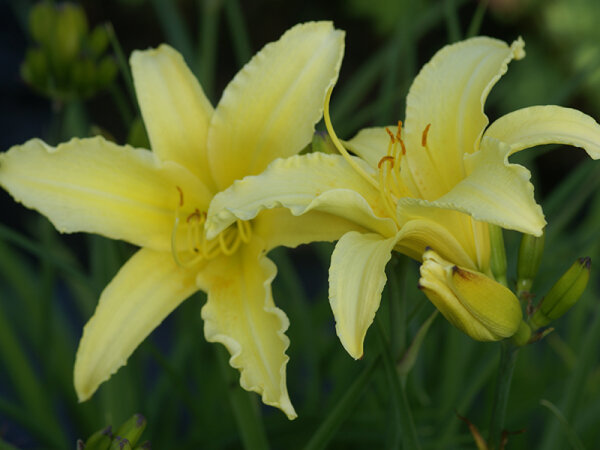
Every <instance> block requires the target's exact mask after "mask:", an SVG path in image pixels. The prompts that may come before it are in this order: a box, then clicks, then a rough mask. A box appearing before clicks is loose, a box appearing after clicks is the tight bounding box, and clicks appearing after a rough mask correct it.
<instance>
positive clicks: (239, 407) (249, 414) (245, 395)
mask: <svg viewBox="0 0 600 450" xmlns="http://www.w3.org/2000/svg"><path fill="white" fill-rule="evenodd" d="M216 353H217V361H218V363H219V367H220V368H221V373H222V374H223V379H224V380H225V382H226V384H227V393H228V394H229V401H230V403H231V408H232V410H233V414H234V416H235V420H236V422H237V425H238V429H239V431H240V434H241V438H242V442H243V443H244V448H246V449H248V450H259V449H268V448H269V443H268V441H267V435H266V433H265V428H264V425H263V423H262V420H261V417H260V412H259V411H258V408H257V407H256V405H255V404H254V398H252V397H251V396H254V395H255V394H251V393H249V392H246V391H244V390H242V388H241V387H240V385H239V382H238V380H237V372H234V371H233V370H232V369H231V367H230V366H229V361H228V360H229V358H228V356H229V354H228V353H227V350H225V349H224V348H222V347H221V346H217V347H216Z"/></svg>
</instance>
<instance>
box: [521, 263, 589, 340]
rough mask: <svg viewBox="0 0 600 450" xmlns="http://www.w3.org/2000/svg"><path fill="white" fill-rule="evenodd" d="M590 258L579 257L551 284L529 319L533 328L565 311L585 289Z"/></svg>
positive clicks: (542, 325)
mask: <svg viewBox="0 0 600 450" xmlns="http://www.w3.org/2000/svg"><path fill="white" fill-rule="evenodd" d="M591 267H592V260H591V259H590V258H589V257H587V256H586V257H585V258H579V259H578V260H577V261H575V263H574V264H573V265H572V266H571V267H570V268H569V270H567V271H566V272H565V273H564V275H563V276H562V277H560V279H559V280H558V281H557V282H556V283H555V284H554V286H552V288H551V289H550V292H548V294H547V295H546V297H545V298H544V299H542V301H541V303H540V305H539V306H538V308H537V310H536V311H535V313H534V314H533V316H532V317H531V319H530V324H531V327H532V328H533V329H537V328H540V327H544V326H546V325H548V324H549V323H550V322H551V321H553V320H556V319H558V318H559V317H561V316H562V315H563V314H564V313H566V312H567V311H568V310H569V308H571V306H573V305H574V304H575V303H576V302H577V300H579V298H580V297H581V295H582V294H583V291H585V288H586V286H587V284H588V281H589V279H590V270H591Z"/></svg>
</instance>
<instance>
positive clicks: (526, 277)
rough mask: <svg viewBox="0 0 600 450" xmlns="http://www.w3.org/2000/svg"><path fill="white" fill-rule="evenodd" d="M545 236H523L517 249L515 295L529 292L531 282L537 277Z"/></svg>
mask: <svg viewBox="0 0 600 450" xmlns="http://www.w3.org/2000/svg"><path fill="white" fill-rule="evenodd" d="M544 240H545V235H544V234H542V235H541V236H539V237H536V236H533V235H531V234H524V235H523V238H522V239H521V246H520V247H519V259H518V261H517V294H518V295H519V296H520V295H521V293H523V292H530V290H531V286H532V285H533V280H534V279H535V276H536V275H537V272H538V269H539V268H540V263H541V262H542V254H543V253H544Z"/></svg>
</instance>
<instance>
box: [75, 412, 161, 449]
mask: <svg viewBox="0 0 600 450" xmlns="http://www.w3.org/2000/svg"><path fill="white" fill-rule="evenodd" d="M145 428H146V419H145V418H144V416H142V415H141V414H134V415H133V416H131V418H129V420H127V421H126V422H125V423H124V424H123V425H121V426H120V427H119V428H118V429H117V430H116V431H115V432H113V431H112V427H111V426H108V427H106V428H103V429H102V430H98V431H96V432H95V433H94V434H92V435H91V436H90V437H89V438H88V440H87V441H85V442H83V441H81V440H79V441H78V442H77V449H78V450H112V449H115V450H116V449H119V450H123V449H125V450H127V449H130V450H149V449H150V448H151V445H150V442H148V441H145V442H142V443H141V444H139V445H138V446H136V444H137V442H138V441H139V440H140V437H141V436H142V433H143V432H144V429H145Z"/></svg>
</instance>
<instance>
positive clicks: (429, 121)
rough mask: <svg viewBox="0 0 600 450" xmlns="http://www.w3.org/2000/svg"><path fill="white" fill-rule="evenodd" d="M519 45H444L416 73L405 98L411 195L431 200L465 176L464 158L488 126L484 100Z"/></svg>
mask: <svg viewBox="0 0 600 450" xmlns="http://www.w3.org/2000/svg"><path fill="white" fill-rule="evenodd" d="M523 46H524V44H523V41H522V40H520V39H519V40H517V41H515V42H514V43H513V45H512V46H511V47H508V46H507V45H506V43H504V42H502V41H498V40H495V39H490V38H486V37H478V38H473V39H468V40H466V41H462V42H459V43H457V44H453V45H449V46H447V47H444V48H443V49H442V50H440V51H439V52H438V53H437V54H436V55H435V56H434V57H433V58H432V59H431V61H430V62H429V63H428V64H426V65H425V66H424V67H423V69H421V72H420V73H419V74H418V75H417V77H416V78H415V80H414V82H413V84H412V86H411V88H410V91H409V94H408V97H407V99H406V122H405V128H404V130H405V133H404V135H405V139H406V149H407V154H406V158H404V160H403V164H406V167H407V169H408V170H404V171H403V177H404V182H405V184H406V185H407V186H408V187H409V188H410V189H411V191H412V192H415V193H419V194H420V195H419V196H420V197H421V198H424V199H426V200H434V199H436V198H438V197H441V196H442V195H444V194H445V193H447V192H448V191H450V189H451V188H452V187H453V186H454V185H455V184H456V183H458V182H459V181H460V180H461V179H462V178H464V176H465V175H466V173H465V170H464V167H463V155H464V154H465V153H472V152H473V151H475V150H476V149H477V147H478V144H479V138H480V137H481V134H482V133H483V130H484V128H485V127H486V125H487V124H488V119H487V117H486V115H485V114H484V112H483V104H484V102H485V99H486V97H487V95H488V93H489V91H490V89H491V88H492V86H493V85H494V84H495V83H496V82H497V81H498V79H499V78H500V77H501V76H502V75H503V74H504V73H505V72H506V69H507V66H508V63H509V62H510V61H511V60H512V59H513V58H516V59H519V58H522V57H523V56H524V54H525V53H524V51H523ZM429 125H430V127H429V128H427V127H428V126H429ZM426 129H427V133H426V134H427V137H426V139H423V133H424V132H425V130H426ZM423 141H425V142H426V144H427V148H424V146H423V145H422V144H423Z"/></svg>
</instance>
